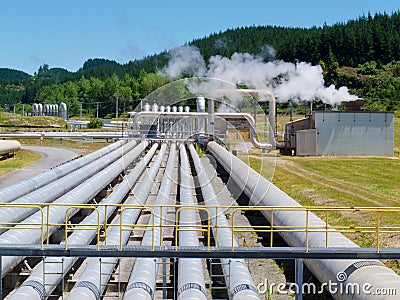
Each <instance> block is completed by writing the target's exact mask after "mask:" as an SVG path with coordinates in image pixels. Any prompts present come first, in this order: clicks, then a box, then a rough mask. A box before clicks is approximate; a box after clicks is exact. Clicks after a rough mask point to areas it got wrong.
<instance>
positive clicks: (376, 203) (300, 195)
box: [249, 118, 400, 263]
mask: <svg viewBox="0 0 400 300" xmlns="http://www.w3.org/2000/svg"><path fill="white" fill-rule="evenodd" d="M394 145H395V153H398V152H397V151H399V150H400V118H396V119H395V140H394ZM249 162H250V165H251V166H252V167H253V168H254V169H255V170H257V171H260V169H261V167H263V170H261V174H262V175H264V176H265V177H266V178H271V175H270V174H271V170H266V169H265V168H264V165H263V164H262V162H261V160H260V159H259V158H257V157H255V156H254V157H250V159H249ZM399 178H400V158H399V157H397V156H395V157H277V161H276V167H275V170H274V175H273V179H272V181H273V183H274V184H275V185H277V186H278V187H279V188H280V189H282V190H283V191H285V192H286V193H287V194H288V195H289V196H291V197H292V198H293V199H295V200H296V201H298V202H299V203H300V204H302V205H304V206H335V207H340V206H342V207H343V206H345V207H396V208H397V207H399V208H400V184H399ZM317 214H319V215H320V217H324V218H325V213H317ZM380 218H381V219H380V222H381V225H390V226H400V213H397V212H391V213H385V214H384V215H381V217H380ZM376 222H377V214H376V213H360V212H349V211H341V212H338V211H336V212H332V213H330V214H329V223H330V224H331V225H333V226H340V225H345V226H372V227H373V226H375V225H376ZM346 234H347V235H348V236H349V238H351V239H352V240H353V241H355V242H356V243H357V244H359V245H360V246H367V247H374V246H376V244H375V238H374V236H373V234H367V233H359V234H352V233H346ZM379 242H380V244H381V246H392V247H400V233H399V234H397V233H396V234H390V235H389V234H382V235H381V238H380V241H379ZM391 263H392V262H391Z"/></svg>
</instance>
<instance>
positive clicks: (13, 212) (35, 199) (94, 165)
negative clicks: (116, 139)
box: [0, 141, 136, 233]
mask: <svg viewBox="0 0 400 300" xmlns="http://www.w3.org/2000/svg"><path fill="white" fill-rule="evenodd" d="M135 145H136V142H135V141H132V142H130V143H128V144H126V145H125V146H123V148H122V149H123V151H120V149H121V148H120V149H117V150H115V151H112V152H110V153H108V154H106V155H104V156H103V157H101V158H98V159H96V160H94V161H92V162H91V163H88V164H86V165H85V166H83V167H81V168H79V169H77V170H75V171H72V172H70V173H69V174H68V175H66V176H64V177H62V178H60V179H57V180H55V181H53V182H50V183H49V184H47V185H44V186H42V187H41V188H39V189H37V190H35V191H33V192H31V193H29V194H26V195H25V196H22V197H20V198H18V199H16V200H14V201H12V202H10V204H13V205H14V204H17V205H23V204H29V205H33V204H42V203H49V202H52V201H54V200H55V199H57V198H58V197H61V196H62V195H64V194H65V193H67V192H68V191H70V190H71V189H73V188H74V187H76V186H77V185H79V184H80V183H82V182H83V181H85V180H86V179H88V178H90V177H91V176H93V175H94V174H96V173H97V172H99V171H101V170H102V169H104V168H105V167H107V166H108V165H109V164H111V163H112V162H114V161H116V160H117V159H118V158H120V157H121V156H122V155H124V154H125V153H126V152H128V151H130V150H131V149H133V147H134V146H135ZM100 153H103V152H100ZM35 211H37V209H36V208H17V207H12V206H8V207H2V208H1V209H0V220H1V222H2V223H3V224H7V223H8V224H11V223H18V222H19V221H21V220H23V219H24V218H27V217H28V216H30V215H31V214H32V213H34V212H35ZM4 231H5V229H0V233H2V232H4Z"/></svg>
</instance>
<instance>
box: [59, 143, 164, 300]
mask: <svg viewBox="0 0 400 300" xmlns="http://www.w3.org/2000/svg"><path fill="white" fill-rule="evenodd" d="M153 147H156V148H157V147H158V144H155V145H153ZM166 148H167V145H166V144H162V146H161V149H160V152H159V153H158V155H157V157H156V159H155V160H154V162H153V163H152V165H151V167H150V169H149V170H148V171H147V172H146V173H145V175H144V178H143V181H142V182H141V183H140V185H139V186H138V188H137V189H136V191H135V194H134V196H133V197H132V198H131V199H130V201H129V203H128V204H135V205H143V204H145V203H146V201H147V198H148V195H149V193H150V190H151V188H152V186H153V183H154V179H155V178H156V175H157V173H158V171H159V169H160V165H161V163H162V160H163V158H164V155H165V151H166ZM140 212H141V209H129V208H125V210H124V211H123V212H122V221H121V222H122V224H134V223H136V221H137V219H138V217H139V215H140ZM118 223H120V220H119V218H117V221H116V224H118ZM120 233H121V231H120V228H119V227H113V229H112V230H111V232H110V233H109V234H108V236H107V245H120V242H122V245H126V243H127V242H128V240H129V236H130V231H127V230H125V231H122V237H121V235H120ZM117 263H118V258H115V257H103V258H92V259H90V262H89V264H88V266H87V267H86V268H85V271H84V272H83V274H82V275H81V276H80V278H79V280H78V282H77V283H76V284H75V286H74V288H73V289H72V290H71V292H70V294H69V295H68V297H67V299H68V300H81V299H82V297H84V298H85V299H93V300H96V299H99V297H100V296H101V295H102V294H103V292H104V289H105V286H106V283H107V282H108V280H109V278H110V277H111V275H112V272H113V270H114V268H115V266H116V264H117ZM128 288H129V287H127V290H128ZM134 299H136V298H134Z"/></svg>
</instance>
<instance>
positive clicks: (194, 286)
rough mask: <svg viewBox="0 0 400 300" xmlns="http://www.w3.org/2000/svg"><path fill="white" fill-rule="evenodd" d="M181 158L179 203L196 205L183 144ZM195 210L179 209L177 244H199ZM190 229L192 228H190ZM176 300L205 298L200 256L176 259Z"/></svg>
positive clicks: (183, 245)
mask: <svg viewBox="0 0 400 300" xmlns="http://www.w3.org/2000/svg"><path fill="white" fill-rule="evenodd" d="M179 153H180V158H181V168H180V190H179V192H180V204H181V205H182V206H197V203H196V201H195V199H194V197H193V191H194V184H193V178H192V175H191V173H190V166H189V160H188V157H187V154H186V149H185V146H184V145H183V144H182V145H181V146H180V148H179ZM196 216H197V211H195V210H193V209H188V210H181V212H180V213H179V226H184V227H183V228H182V229H183V230H181V231H179V246H180V247H188V246H189V247H191V246H199V245H200V244H199V236H198V232H197V229H198V228H197V226H198V225H197V224H196V220H197V218H196ZM191 226H193V227H191ZM191 229H192V230H191ZM177 296H178V300H187V299H192V300H194V299H204V300H205V299H207V297H206V287H205V283H204V271H203V264H202V260H201V259H200V258H180V259H179V261H178V291H177Z"/></svg>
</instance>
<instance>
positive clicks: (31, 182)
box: [0, 140, 126, 202]
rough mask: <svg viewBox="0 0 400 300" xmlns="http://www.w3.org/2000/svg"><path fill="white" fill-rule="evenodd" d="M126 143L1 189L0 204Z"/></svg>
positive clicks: (113, 145) (100, 150)
mask: <svg viewBox="0 0 400 300" xmlns="http://www.w3.org/2000/svg"><path fill="white" fill-rule="evenodd" d="M125 143H126V140H121V141H118V142H115V143H113V144H111V145H109V146H107V147H103V148H101V149H99V150H97V151H95V152H92V153H90V154H88V155H85V156H82V157H80V158H77V159H74V160H72V161H70V162H67V163H65V164H62V165H60V166H57V167H55V168H52V169H50V170H48V171H46V172H43V173H40V174H37V175H35V176H33V177H30V178H27V179H25V180H22V181H19V182H16V183H15V184H13V185H10V186H7V187H4V188H1V189H0V202H10V201H12V200H15V199H17V198H19V197H21V196H23V195H25V194H28V193H30V192H32V191H34V190H36V189H38V188H40V187H42V186H44V185H46V184H48V183H50V182H52V181H54V180H56V179H59V178H61V177H63V176H65V175H67V174H69V173H71V172H72V171H75V170H77V169H79V168H81V167H83V166H84V165H87V164H88V163H90V162H92V161H94V160H96V159H98V158H100V157H102V156H103V155H106V154H108V153H110V152H111V151H113V150H115V149H117V148H119V147H121V146H122V145H124V144H125Z"/></svg>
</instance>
